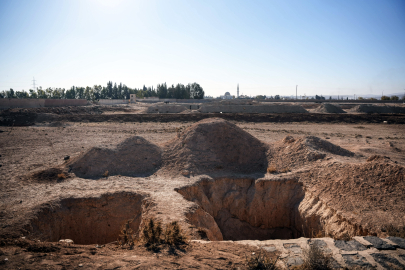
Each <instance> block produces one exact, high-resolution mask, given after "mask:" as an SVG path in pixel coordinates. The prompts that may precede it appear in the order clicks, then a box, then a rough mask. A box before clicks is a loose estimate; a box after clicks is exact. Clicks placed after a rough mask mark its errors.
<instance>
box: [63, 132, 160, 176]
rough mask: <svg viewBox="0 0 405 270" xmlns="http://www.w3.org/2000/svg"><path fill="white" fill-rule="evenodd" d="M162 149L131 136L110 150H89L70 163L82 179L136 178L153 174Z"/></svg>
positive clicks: (95, 148)
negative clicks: (117, 176)
mask: <svg viewBox="0 0 405 270" xmlns="http://www.w3.org/2000/svg"><path fill="white" fill-rule="evenodd" d="M161 155H162V150H161V149H160V148H159V147H158V146H156V145H154V144H152V143H150V142H148V141H147V140H145V139H144V138H142V137H139V136H134V137H131V138H128V139H126V140H125V141H123V142H121V143H120V144H118V145H116V146H112V147H110V148H109V147H93V148H91V149H90V150H88V151H87V152H85V153H84V154H83V155H81V156H80V157H78V158H77V159H76V160H75V161H73V162H72V163H71V164H70V168H71V171H73V172H74V173H75V174H76V175H77V176H79V177H83V178H100V177H102V176H108V175H126V176H136V175H142V174H149V173H153V172H154V171H156V170H157V169H158V168H159V166H160V164H161Z"/></svg>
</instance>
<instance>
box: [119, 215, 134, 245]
mask: <svg viewBox="0 0 405 270" xmlns="http://www.w3.org/2000/svg"><path fill="white" fill-rule="evenodd" d="M132 221H133V220H127V221H126V222H125V223H124V224H123V225H122V226H121V231H120V235H119V239H118V243H119V244H120V245H121V246H129V247H130V248H133V246H134V245H135V235H134V232H133V231H132V229H131V228H130V226H131V225H130V224H131V223H132Z"/></svg>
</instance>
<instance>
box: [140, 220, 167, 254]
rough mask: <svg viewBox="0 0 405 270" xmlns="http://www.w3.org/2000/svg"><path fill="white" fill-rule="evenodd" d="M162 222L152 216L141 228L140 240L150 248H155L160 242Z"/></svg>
mask: <svg viewBox="0 0 405 270" xmlns="http://www.w3.org/2000/svg"><path fill="white" fill-rule="evenodd" d="M161 236H162V224H161V223H160V222H159V221H156V220H155V219H153V218H150V219H149V220H148V221H147V223H146V225H145V226H144V227H143V229H142V236H141V240H142V241H143V242H144V243H145V245H146V247H147V248H148V249H150V250H157V249H158V246H159V245H160V244H161V243H162V239H161Z"/></svg>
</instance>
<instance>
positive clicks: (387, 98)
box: [381, 96, 390, 100]
mask: <svg viewBox="0 0 405 270" xmlns="http://www.w3.org/2000/svg"><path fill="white" fill-rule="evenodd" d="M381 100H390V97H387V96H382V97H381Z"/></svg>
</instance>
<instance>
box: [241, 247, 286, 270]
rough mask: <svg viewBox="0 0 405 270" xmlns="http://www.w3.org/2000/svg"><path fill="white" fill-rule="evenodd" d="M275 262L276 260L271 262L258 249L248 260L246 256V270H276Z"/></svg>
mask: <svg viewBox="0 0 405 270" xmlns="http://www.w3.org/2000/svg"><path fill="white" fill-rule="evenodd" d="M277 261H278V258H276V259H275V260H272V259H271V258H270V257H268V256H267V255H266V254H264V253H263V252H262V250H261V249H260V251H259V252H258V253H257V254H256V252H253V253H252V255H251V256H250V258H247V256H246V267H247V269H248V270H277V269H279V268H278V267H277V266H276V263H277Z"/></svg>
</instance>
